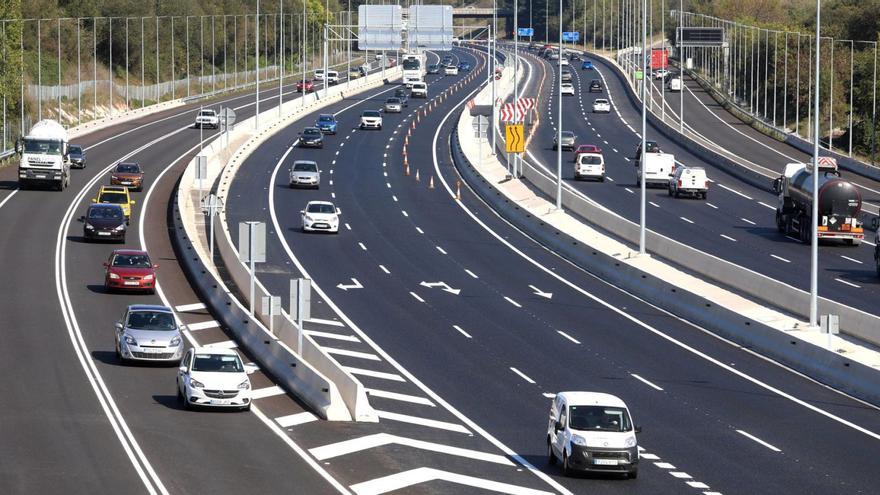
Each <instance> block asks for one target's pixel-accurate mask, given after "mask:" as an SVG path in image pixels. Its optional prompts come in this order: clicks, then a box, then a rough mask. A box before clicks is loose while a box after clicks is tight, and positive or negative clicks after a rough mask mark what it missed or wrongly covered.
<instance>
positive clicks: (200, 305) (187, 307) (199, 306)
mask: <svg viewBox="0 0 880 495" xmlns="http://www.w3.org/2000/svg"><path fill="white" fill-rule="evenodd" d="M174 309H175V310H176V311H177V312H179V313H186V312H187V311H197V310H200V309H205V304H204V303H193V304H181V305H180V306H175V307H174Z"/></svg>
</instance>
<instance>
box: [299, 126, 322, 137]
mask: <svg viewBox="0 0 880 495" xmlns="http://www.w3.org/2000/svg"><path fill="white" fill-rule="evenodd" d="M303 135H304V136H320V135H321V131H320V130H318V129H315V128H314V127H308V128H306V130H304V131H303Z"/></svg>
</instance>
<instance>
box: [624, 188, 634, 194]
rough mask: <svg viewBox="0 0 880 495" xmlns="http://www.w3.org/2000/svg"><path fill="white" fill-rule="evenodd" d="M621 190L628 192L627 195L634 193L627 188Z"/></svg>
mask: <svg viewBox="0 0 880 495" xmlns="http://www.w3.org/2000/svg"><path fill="white" fill-rule="evenodd" d="M623 190H624V191H626V192H628V193H630V194H635V193H634V192H633V191H632V189H630V188H628V187H624V188H623Z"/></svg>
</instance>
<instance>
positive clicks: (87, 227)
mask: <svg viewBox="0 0 880 495" xmlns="http://www.w3.org/2000/svg"><path fill="white" fill-rule="evenodd" d="M86 230H95V227H93V226H92V224H90V223H87V224H86Z"/></svg>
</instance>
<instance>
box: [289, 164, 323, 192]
mask: <svg viewBox="0 0 880 495" xmlns="http://www.w3.org/2000/svg"><path fill="white" fill-rule="evenodd" d="M290 187H291V188H294V187H314V188H315V189H318V188H319V187H321V170H320V169H318V164H317V163H315V162H313V161H311V160H297V161H295V162H293V167H291V168H290Z"/></svg>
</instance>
